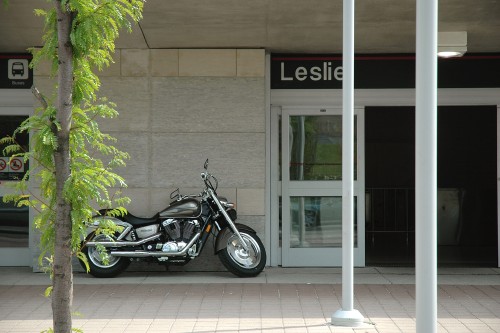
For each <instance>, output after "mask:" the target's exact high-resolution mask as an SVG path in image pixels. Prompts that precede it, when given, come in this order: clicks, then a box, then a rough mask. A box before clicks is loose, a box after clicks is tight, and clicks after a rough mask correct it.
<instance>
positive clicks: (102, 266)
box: [80, 234, 130, 278]
mask: <svg viewBox="0 0 500 333" xmlns="http://www.w3.org/2000/svg"><path fill="white" fill-rule="evenodd" d="M87 241H93V242H106V241H108V242H109V241H111V239H110V237H109V236H106V235H103V234H99V235H95V234H91V235H90V236H89V238H87ZM82 252H83V253H84V254H85V256H86V257H87V262H88V264H89V268H90V271H89V273H90V274H91V275H93V276H95V277H99V278H111V277H115V276H117V275H118V274H120V273H121V272H123V271H124V270H125V269H126V268H127V267H128V265H129V264H130V260H128V258H125V257H115V256H112V255H110V254H109V251H106V252H104V253H101V252H99V251H98V250H97V248H96V247H94V246H92V247H87V246H86V247H85V248H84V249H83V250H82ZM105 259H106V260H105ZM80 264H81V265H82V267H83V268H84V269H85V270H86V269H87V267H86V266H85V263H84V262H82V261H81V260H80Z"/></svg>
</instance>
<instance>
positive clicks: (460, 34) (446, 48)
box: [438, 31, 467, 58]
mask: <svg viewBox="0 0 500 333" xmlns="http://www.w3.org/2000/svg"><path fill="white" fill-rule="evenodd" d="M465 52H467V31H453V32H439V33H438V57H441V58H451V57H461V56H463V55H464V54H465Z"/></svg>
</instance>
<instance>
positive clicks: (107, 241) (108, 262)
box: [80, 159, 266, 278]
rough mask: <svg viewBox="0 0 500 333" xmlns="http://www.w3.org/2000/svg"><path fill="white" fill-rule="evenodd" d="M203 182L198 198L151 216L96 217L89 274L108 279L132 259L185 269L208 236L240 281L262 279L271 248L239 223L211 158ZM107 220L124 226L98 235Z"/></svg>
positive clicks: (183, 198) (87, 245) (87, 246)
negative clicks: (212, 169)
mask: <svg viewBox="0 0 500 333" xmlns="http://www.w3.org/2000/svg"><path fill="white" fill-rule="evenodd" d="M201 179H202V180H203V182H204V184H205V189H204V190H203V191H202V192H201V193H200V194H198V195H181V194H180V192H179V189H177V190H175V191H173V192H172V193H171V195H170V198H171V199H172V200H174V201H172V202H171V203H170V204H169V206H168V207H167V208H165V209H164V210H162V211H160V212H158V213H157V214H156V215H154V216H153V217H151V218H141V217H137V216H134V215H132V214H130V213H127V214H125V215H124V216H117V217H112V216H106V215H105V213H106V212H105V211H101V212H100V213H101V215H99V216H95V217H94V219H93V224H92V229H93V230H90V232H89V234H88V236H87V237H86V239H85V241H84V243H83V249H82V252H83V253H84V254H85V255H86V257H87V262H88V265H89V269H90V271H89V273H90V274H92V275H93V276H95V277H101V278H109V277H114V276H116V275H118V274H120V273H121V272H123V271H124V270H125V269H126V268H127V267H128V265H129V264H130V262H131V261H133V260H147V261H155V262H157V263H159V264H166V265H181V266H182V265H185V264H187V263H188V262H189V261H191V260H192V259H195V258H196V257H198V256H199V255H200V253H201V251H202V250H203V248H204V246H205V244H206V242H207V240H208V238H209V237H210V236H212V237H214V239H215V241H214V254H216V255H218V257H219V259H220V261H221V262H222V264H223V265H224V266H225V267H226V268H227V270H228V271H230V272H231V273H233V274H235V275H237V276H239V277H253V276H257V275H258V274H259V273H260V272H262V270H263V269H264V266H265V264H266V250H265V248H264V245H263V244H262V241H261V240H260V238H259V237H258V236H257V233H256V232H255V230H253V229H252V228H250V227H248V226H246V225H244V224H240V223H235V222H234V221H235V220H236V218H237V213H236V210H235V208H234V204H233V203H231V202H229V201H228V200H227V199H226V198H224V197H221V196H218V195H217V192H216V191H217V187H218V181H217V179H216V178H215V177H214V176H213V175H211V174H210V173H208V159H207V160H206V161H205V164H204V171H203V172H202V173H201ZM103 219H105V220H108V221H112V222H113V223H115V224H116V225H118V226H120V227H121V229H123V230H121V231H120V232H116V233H115V234H114V235H113V236H110V235H107V234H105V233H99V232H96V230H97V228H98V226H99V224H100V223H101V221H102V220H103ZM80 262H81V264H82V266H83V267H84V268H86V266H85V264H84V263H83V262H82V261H80Z"/></svg>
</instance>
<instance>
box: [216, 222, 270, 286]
mask: <svg viewBox="0 0 500 333" xmlns="http://www.w3.org/2000/svg"><path fill="white" fill-rule="evenodd" d="M240 235H241V237H242V238H243V240H244V241H245V243H246V245H247V247H248V251H247V250H245V249H244V248H243V246H242V244H241V241H240V239H239V237H238V236H237V235H232V236H231V237H229V238H228V240H227V246H226V247H225V248H224V249H222V250H220V251H219V252H218V256H219V259H220V261H221V262H222V264H223V265H224V267H226V268H227V270H228V271H230V272H231V273H233V274H234V275H236V276H239V277H253V276H257V275H259V274H260V272H262V270H263V269H264V266H265V265H266V250H265V248H264V244H262V241H261V240H260V238H259V237H258V236H257V235H256V234H254V233H249V232H245V231H240Z"/></svg>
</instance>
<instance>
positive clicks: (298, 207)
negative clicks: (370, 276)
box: [290, 197, 357, 248]
mask: <svg viewBox="0 0 500 333" xmlns="http://www.w3.org/2000/svg"><path fill="white" fill-rule="evenodd" d="M354 207H355V208H354V211H355V212H356V198H355V201H354ZM290 218H291V229H290V247H292V248H318V247H342V197H290ZM356 229H357V218H356V215H355V217H354V235H355V236H354V246H355V247H357V236H356V235H357V232H356Z"/></svg>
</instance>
